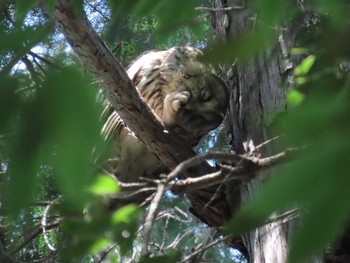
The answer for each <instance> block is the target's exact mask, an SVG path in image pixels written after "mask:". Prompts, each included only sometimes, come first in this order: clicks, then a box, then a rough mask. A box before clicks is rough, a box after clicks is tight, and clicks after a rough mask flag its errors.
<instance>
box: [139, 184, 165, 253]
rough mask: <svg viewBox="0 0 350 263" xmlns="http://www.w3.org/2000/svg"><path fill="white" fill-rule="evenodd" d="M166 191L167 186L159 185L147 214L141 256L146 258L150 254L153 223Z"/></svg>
mask: <svg viewBox="0 0 350 263" xmlns="http://www.w3.org/2000/svg"><path fill="white" fill-rule="evenodd" d="M165 190H166V186H165V184H163V183H160V184H158V189H157V192H156V194H155V196H154V197H153V200H152V202H151V205H150V207H149V211H148V213H147V216H146V218H145V223H144V224H143V243H142V250H141V255H142V256H146V255H147V254H148V245H149V240H150V237H151V230H152V225H153V221H154V219H155V217H156V213H157V210H158V207H159V204H160V200H161V199H162V197H163V194H164V192H165Z"/></svg>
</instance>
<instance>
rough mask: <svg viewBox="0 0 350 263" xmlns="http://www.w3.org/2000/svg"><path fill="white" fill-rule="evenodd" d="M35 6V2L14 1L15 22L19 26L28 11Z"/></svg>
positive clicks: (32, 0) (27, 0)
mask: <svg viewBox="0 0 350 263" xmlns="http://www.w3.org/2000/svg"><path fill="white" fill-rule="evenodd" d="M36 4H37V1H35V0H26V1H22V0H16V1H15V6H16V13H15V16H16V22H17V23H19V24H20V23H22V21H23V19H24V18H25V16H26V15H27V13H28V12H29V10H31V9H32V8H33V7H35V6H36Z"/></svg>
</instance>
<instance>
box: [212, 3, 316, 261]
mask: <svg viewBox="0 0 350 263" xmlns="http://www.w3.org/2000/svg"><path fill="white" fill-rule="evenodd" d="M247 2H248V0H243V1H242V0H240V1H235V0H213V1H212V5H213V6H212V7H213V10H212V12H211V14H212V24H213V28H214V31H215V33H216V37H217V39H218V40H219V41H223V42H225V41H227V40H228V39H234V38H235V37H236V36H238V35H239V34H240V33H242V32H247V30H250V29H251V28H252V21H253V20H252V14H253V13H252V12H251V11H250V10H248V9H247V8H246V6H247ZM233 6H235V7H237V6H241V7H242V9H240V8H235V9H233V10H228V11H221V10H222V8H224V7H233ZM214 10H215V11H214ZM291 36H292V34H291V32H289V31H288V30H287V29H284V30H283V31H281V32H280V34H279V38H278V41H276V43H275V45H274V46H270V47H268V48H267V49H265V50H264V51H263V52H261V53H260V54H259V56H257V57H256V58H255V59H254V60H252V61H250V62H247V63H244V64H243V63H242V64H241V63H240V62H239V61H237V63H235V65H234V66H232V67H231V68H230V69H229V70H228V73H227V79H228V82H229V86H230V88H231V90H232V94H231V98H230V106H229V125H230V129H231V136H232V148H233V150H234V151H236V152H238V153H244V152H246V151H253V152H254V151H255V153H256V154H257V155H259V156H266V155H270V154H271V153H272V151H273V148H272V146H271V145H272V144H268V145H266V146H264V147H263V148H261V149H259V150H255V149H254V145H259V144H261V143H263V142H264V141H267V140H269V139H271V138H272V137H273V135H272V133H271V131H270V130H269V118H270V117H271V116H272V115H274V114H277V113H278V112H281V111H285V110H286V107H287V106H286V96H285V95H286V87H285V86H284V87H282V86H281V83H282V80H284V79H286V78H287V79H288V75H289V73H290V71H291V70H292V69H293V68H294V67H295V66H296V65H297V64H298V62H300V61H299V60H298V59H297V58H294V60H292V59H290V58H289V57H288V51H289V49H290V48H291V47H292V45H293V39H292V37H291ZM267 176H268V174H265V176H259V177H257V178H255V179H254V180H252V181H250V182H249V183H247V184H245V183H242V184H240V185H238V184H237V183H236V182H231V183H230V184H228V185H227V187H228V188H229V189H231V191H228V193H235V195H233V196H228V197H227V198H228V200H229V203H230V204H234V205H233V207H232V209H236V207H237V206H238V205H237V202H242V204H244V203H246V202H247V201H249V200H251V199H252V198H253V197H254V195H255V193H256V192H257V190H259V189H260V188H261V186H262V185H263V181H264V180H266V178H267ZM237 192H239V196H240V198H239V199H237V195H238V194H237ZM292 228H293V223H292V222H281V221H280V222H274V223H270V224H267V225H265V226H263V227H260V228H258V229H256V230H254V231H252V232H251V233H249V234H248V235H245V236H243V243H244V245H245V246H246V248H247V251H248V254H249V259H250V260H249V261H250V262H254V263H263V262H268V263H284V262H286V256H287V252H288V240H289V239H290V234H291V233H292ZM312 262H320V261H319V259H314V260H313V261H312Z"/></svg>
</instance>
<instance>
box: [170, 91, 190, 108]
mask: <svg viewBox="0 0 350 263" xmlns="http://www.w3.org/2000/svg"><path fill="white" fill-rule="evenodd" d="M190 98H191V93H190V92H189V91H181V92H179V93H177V94H176V95H175V96H174V98H173V100H172V102H171V107H172V108H173V110H174V111H178V110H180V109H181V107H182V106H184V105H186V104H187V103H188V101H189V100H190Z"/></svg>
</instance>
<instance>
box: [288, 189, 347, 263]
mask: <svg viewBox="0 0 350 263" xmlns="http://www.w3.org/2000/svg"><path fill="white" fill-rule="evenodd" d="M348 183H349V182H348ZM346 191H347V190H345V193H346ZM338 193H340V191H339V192H336V191H335V192H333V193H332V196H330V195H329V194H325V195H324V196H323V197H321V199H320V200H319V201H318V202H317V204H316V205H315V206H312V207H311V208H310V209H309V210H308V212H307V213H306V214H305V215H304V217H303V218H302V220H301V222H300V226H299V228H297V230H296V232H295V233H294V237H293V240H292V245H291V248H290V251H289V255H288V258H289V259H288V262H290V263H298V262H306V261H307V260H308V259H310V258H311V257H312V256H313V255H316V254H318V253H321V252H322V249H323V248H324V247H326V246H327V245H328V244H329V243H330V242H331V241H333V240H334V239H335V238H336V237H337V236H338V235H339V234H341V231H342V230H343V229H345V224H346V222H347V220H348V216H349V215H348V211H349V208H350V206H349V202H348V200H349V195H346V196H344V195H342V194H340V195H338ZM343 193H344V192H343Z"/></svg>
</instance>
